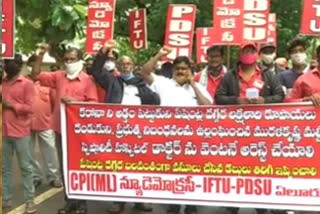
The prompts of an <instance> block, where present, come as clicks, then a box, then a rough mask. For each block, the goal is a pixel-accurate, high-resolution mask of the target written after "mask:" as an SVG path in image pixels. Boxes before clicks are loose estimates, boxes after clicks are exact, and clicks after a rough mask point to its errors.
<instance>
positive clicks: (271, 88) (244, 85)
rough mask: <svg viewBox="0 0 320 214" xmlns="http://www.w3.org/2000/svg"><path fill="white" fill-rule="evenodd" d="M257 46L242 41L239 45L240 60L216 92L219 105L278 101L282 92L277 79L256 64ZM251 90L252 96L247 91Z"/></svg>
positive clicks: (226, 75) (281, 98) (280, 99)
mask: <svg viewBox="0 0 320 214" xmlns="http://www.w3.org/2000/svg"><path fill="white" fill-rule="evenodd" d="M257 57H258V55H257V46H256V44H255V43H254V42H244V43H243V44H242V45H241V47H240V57H239V59H240V62H239V63H238V65H237V66H236V68H235V69H233V70H231V71H230V72H228V73H227V74H225V76H224V78H223V80H222V82H221V84H220V86H219V88H218V90H217V92H216V96H215V98H216V103H217V104H219V105H236V104H239V105H247V104H263V103H280V102H282V100H283V97H284V94H283V90H282V87H281V84H280V82H279V79H278V78H277V77H276V76H275V75H274V74H273V73H272V72H262V71H261V69H260V68H259V67H258V66H257ZM251 91H253V92H254V96H250V95H249V92H251Z"/></svg>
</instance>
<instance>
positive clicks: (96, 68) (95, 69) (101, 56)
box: [90, 41, 116, 90]
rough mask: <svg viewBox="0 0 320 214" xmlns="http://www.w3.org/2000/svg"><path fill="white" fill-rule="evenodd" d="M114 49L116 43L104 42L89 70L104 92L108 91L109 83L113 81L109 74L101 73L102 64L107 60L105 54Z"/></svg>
mask: <svg viewBox="0 0 320 214" xmlns="http://www.w3.org/2000/svg"><path fill="white" fill-rule="evenodd" d="M114 47H116V43H115V42H114V41H108V42H106V43H105V45H104V46H103V48H102V49H101V50H100V51H99V52H98V54H97V55H96V57H95V60H94V62H93V64H92V67H91V70H90V73H91V74H92V76H93V78H94V80H95V81H96V82H97V83H98V84H99V85H100V86H101V87H102V88H104V89H105V90H108V87H109V84H110V82H111V81H112V80H114V79H115V77H114V76H113V75H112V74H111V73H109V72H104V71H103V66H104V63H105V62H106V60H107V54H108V52H109V51H112V48H114Z"/></svg>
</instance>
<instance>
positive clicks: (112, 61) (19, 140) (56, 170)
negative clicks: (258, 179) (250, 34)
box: [1, 38, 320, 214]
mask: <svg viewBox="0 0 320 214" xmlns="http://www.w3.org/2000/svg"><path fill="white" fill-rule="evenodd" d="M116 48H117V44H116V42H115V41H108V42H106V44H105V45H104V47H103V48H102V49H101V50H100V51H99V52H98V54H97V55H96V56H87V57H86V59H85V62H83V61H82V60H83V54H82V52H81V50H79V49H77V48H69V49H67V50H66V51H65V53H64V57H63V63H64V70H60V69H59V67H58V66H56V65H55V66H52V68H51V67H50V69H51V72H42V70H41V65H42V61H43V56H44V54H45V53H46V51H48V46H44V48H42V49H41V50H40V51H39V52H38V54H37V55H32V56H31V57H30V58H29V59H28V61H27V72H26V75H22V74H21V71H22V66H23V60H22V56H21V55H19V54H16V55H15V57H14V59H12V60H5V61H4V66H3V69H4V71H5V73H6V75H5V76H4V77H3V78H1V79H2V89H1V98H2V104H3V130H2V136H3V145H2V173H3V174H2V175H3V185H2V188H3V193H2V198H3V199H2V200H3V203H2V208H3V209H8V208H10V207H11V206H12V200H13V179H12V177H13V175H12V162H13V160H12V159H13V154H14V152H16V155H17V158H18V165H19V167H20V171H21V176H22V181H23V188H24V199H25V202H26V213H34V212H36V211H37V210H36V206H35V204H34V201H33V199H34V196H35V189H36V188H37V187H38V186H40V185H41V184H42V183H44V182H46V183H47V184H48V185H51V186H52V187H62V186H63V179H62V178H61V176H62V174H63V172H62V170H61V169H62V163H63V159H64V157H63V156H62V148H61V137H62V136H61V127H60V103H66V104H67V103H69V102H72V101H83V102H100V103H117V104H123V105H161V106H193V107H194V106H200V105H251V104H253V105H254V104H265V103H281V102H310V103H311V102H312V104H313V105H315V106H316V107H320V46H319V47H318V48H317V51H316V56H317V58H316V60H313V61H310V62H308V59H307V54H306V44H305V41H304V40H302V39H300V38H297V39H294V40H292V41H291V42H290V44H289V47H288V56H289V59H290V61H291V62H292V66H289V65H288V62H287V59H286V58H284V57H282V58H278V59H276V58H277V55H276V53H277V50H276V46H275V45H274V44H272V43H265V44H262V45H260V47H259V48H258V47H257V45H256V44H255V43H254V42H244V43H243V44H242V45H241V46H240V50H239V60H238V63H237V64H236V65H235V66H234V67H233V68H231V69H228V68H226V66H225V65H224V62H223V59H224V47H223V46H218V45H216V46H212V47H210V48H208V49H207V61H208V63H207V65H206V66H205V67H204V69H202V70H200V71H199V72H197V71H196V70H197V69H196V66H195V65H194V63H192V61H191V60H190V59H189V58H187V57H185V56H179V57H177V58H176V59H175V60H174V61H173V62H172V63H171V62H166V63H163V64H162V65H161V64H159V62H160V61H161V59H162V58H163V57H164V56H167V55H168V54H170V53H171V52H172V50H171V49H170V48H168V47H163V48H161V49H160V50H159V52H158V53H157V54H156V55H155V56H154V57H153V58H151V59H150V60H149V61H148V62H147V63H146V64H145V65H144V66H143V67H142V68H141V69H140V70H138V71H135V65H134V62H133V60H132V59H131V58H130V57H128V56H119V55H118V53H117V51H116ZM259 59H260V60H259ZM1 67H2V66H1ZM2 91H4V93H2ZM35 142H38V144H39V148H40V153H41V154H42V157H43V160H44V161H43V164H44V165H43V166H41V165H40V164H39V162H38V161H37V159H36V155H35V145H36V144H35ZM124 206H125V203H122V202H115V203H113V205H112V206H111V207H110V209H109V210H108V212H109V213H111V214H112V213H113V214H117V213H121V212H122V211H123V210H124ZM135 208H136V209H138V210H141V211H145V212H151V211H152V206H151V205H150V204H143V203H137V204H135ZM238 210H239V209H238V208H226V209H225V213H226V214H237V213H238ZM256 210H257V213H258V214H264V213H267V212H272V213H285V211H277V210H271V211H268V210H264V209H256ZM70 212H75V213H78V214H82V213H83V214H84V213H87V204H86V201H84V200H71V199H68V198H67V196H66V195H65V205H64V206H63V207H62V208H60V209H59V210H58V211H57V213H58V214H67V213H70ZM196 212H197V207H196V206H186V208H185V210H184V213H185V214H195V213H196ZM167 213H168V214H178V213H180V206H179V205H169V206H168V210H167Z"/></svg>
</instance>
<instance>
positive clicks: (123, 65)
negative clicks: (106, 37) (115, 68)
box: [119, 57, 134, 76]
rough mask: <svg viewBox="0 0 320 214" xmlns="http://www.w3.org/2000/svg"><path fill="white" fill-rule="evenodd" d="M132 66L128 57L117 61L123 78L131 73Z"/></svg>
mask: <svg viewBox="0 0 320 214" xmlns="http://www.w3.org/2000/svg"><path fill="white" fill-rule="evenodd" d="M133 66H134V65H133V62H132V59H131V58H130V57H122V58H121V59H120V61H119V68H120V72H121V73H122V74H123V75H125V76H128V75H129V74H130V73H132V72H133Z"/></svg>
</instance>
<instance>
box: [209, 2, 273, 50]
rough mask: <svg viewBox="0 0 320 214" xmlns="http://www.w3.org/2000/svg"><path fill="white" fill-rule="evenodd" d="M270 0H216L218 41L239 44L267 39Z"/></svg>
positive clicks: (214, 20) (215, 32)
mask: <svg viewBox="0 0 320 214" xmlns="http://www.w3.org/2000/svg"><path fill="white" fill-rule="evenodd" d="M269 10H270V0H214V19H213V23H214V28H215V31H214V35H215V36H216V37H217V41H215V42H216V43H219V44H228V45H239V44H240V43H241V42H242V41H244V40H245V41H255V42H261V41H265V40H266V39H267V35H268V32H267V31H268V30H267V29H268V17H269Z"/></svg>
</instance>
